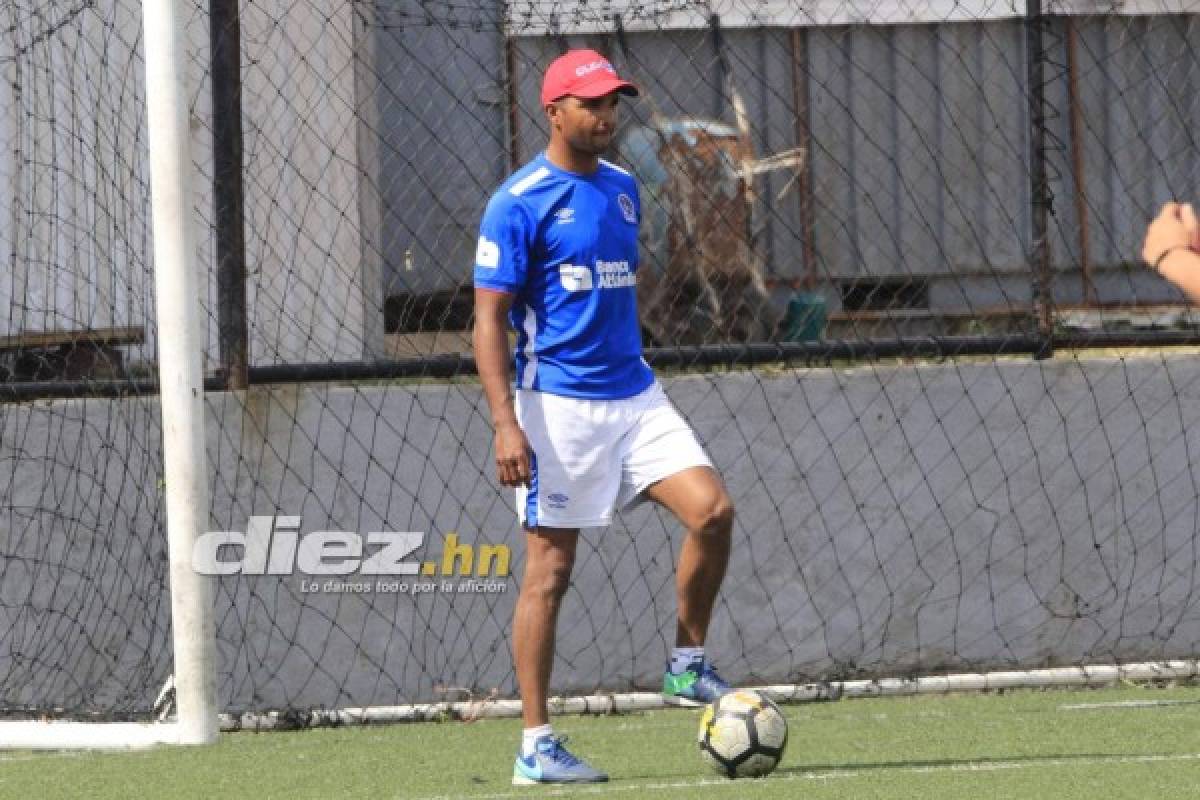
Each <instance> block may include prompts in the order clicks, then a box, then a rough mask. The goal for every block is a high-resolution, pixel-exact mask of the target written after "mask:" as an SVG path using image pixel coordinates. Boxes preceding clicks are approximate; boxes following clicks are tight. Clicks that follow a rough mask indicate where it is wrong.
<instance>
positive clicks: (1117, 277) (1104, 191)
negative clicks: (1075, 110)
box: [1047, 15, 1200, 302]
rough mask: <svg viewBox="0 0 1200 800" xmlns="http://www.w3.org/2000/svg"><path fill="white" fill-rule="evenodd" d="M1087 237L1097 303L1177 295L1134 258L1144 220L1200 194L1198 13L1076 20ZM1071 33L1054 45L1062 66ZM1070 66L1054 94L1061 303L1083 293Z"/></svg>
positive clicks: (1055, 257)
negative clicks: (1171, 202) (1068, 77)
mask: <svg viewBox="0 0 1200 800" xmlns="http://www.w3.org/2000/svg"><path fill="white" fill-rule="evenodd" d="M1074 24H1075V26H1076V31H1077V40H1078V46H1077V48H1076V52H1077V54H1078V66H1077V74H1078V86H1079V104H1080V108H1079V112H1080V113H1079V119H1080V120H1081V122H1082V125H1081V130H1080V131H1079V136H1078V139H1079V143H1080V146H1081V148H1082V161H1083V165H1084V188H1085V200H1086V212H1087V216H1088V220H1087V241H1088V246H1089V254H1090V257H1091V261H1092V267H1093V269H1094V270H1095V272H1096V284H1097V299H1099V300H1100V301H1101V302H1120V301H1126V302H1128V301H1130V300H1134V299H1136V300H1138V301H1142V302H1155V301H1162V300H1169V299H1177V298H1178V295H1176V294H1175V293H1174V290H1172V289H1171V288H1170V287H1169V285H1168V284H1166V282H1164V281H1160V280H1158V279H1157V278H1155V277H1154V276H1152V275H1150V274H1149V273H1147V272H1146V271H1145V270H1144V269H1142V268H1141V266H1140V265H1139V264H1138V263H1137V260H1138V258H1139V253H1140V248H1141V242H1142V237H1143V235H1144V233H1145V226H1146V222H1147V221H1148V220H1149V219H1150V218H1151V217H1152V216H1153V215H1154V214H1155V213H1156V212H1157V209H1158V207H1159V206H1160V205H1161V204H1162V203H1163V202H1165V201H1167V200H1170V199H1181V200H1187V199H1190V200H1196V199H1200V57H1197V53H1196V48H1195V42H1196V41H1197V40H1198V39H1200V19H1198V18H1197V17H1196V16H1194V15H1193V16H1158V17H1143V18H1137V19H1129V18H1122V17H1083V18H1077V19H1075V20H1074ZM1066 47H1067V45H1066V40H1065V36H1064V37H1063V38H1062V39H1061V40H1060V41H1058V42H1057V43H1056V52H1053V51H1052V52H1051V58H1052V59H1053V61H1054V63H1057V64H1064V65H1065V64H1066V63H1067V57H1066ZM1065 69H1066V68H1065V67H1063V68H1062V70H1061V72H1062V73H1063V74H1062V75H1061V76H1060V77H1061V80H1059V81H1057V82H1056V83H1055V85H1054V87H1053V91H1052V92H1051V93H1050V94H1049V95H1048V98H1047V104H1048V105H1049V106H1050V107H1051V111H1052V113H1051V115H1050V120H1049V121H1050V125H1051V131H1052V134H1053V135H1052V137H1051V138H1050V144H1051V145H1052V149H1051V152H1050V163H1051V164H1052V167H1053V168H1052V174H1053V175H1057V176H1059V180H1058V181H1057V182H1056V183H1055V184H1054V186H1053V188H1054V192H1055V198H1056V201H1055V206H1054V208H1055V215H1054V222H1053V223H1052V225H1053V227H1052V230H1053V232H1054V238H1053V240H1052V241H1053V245H1054V248H1053V260H1054V263H1055V266H1056V268H1057V269H1058V270H1059V271H1060V272H1062V273H1064V277H1063V279H1062V280H1061V281H1060V288H1059V293H1058V299H1059V302H1079V301H1080V300H1081V299H1082V290H1081V276H1080V275H1079V272H1078V271H1079V265H1080V257H1081V256H1080V243H1079V231H1080V218H1079V216H1080V215H1079V214H1078V213H1077V209H1076V202H1075V193H1076V191H1077V186H1076V182H1075V178H1074V171H1073V168H1072V162H1071V152H1070V147H1071V141H1072V139H1071V130H1070V115H1069V114H1068V110H1069V106H1068V95H1067V89H1066V76H1065Z"/></svg>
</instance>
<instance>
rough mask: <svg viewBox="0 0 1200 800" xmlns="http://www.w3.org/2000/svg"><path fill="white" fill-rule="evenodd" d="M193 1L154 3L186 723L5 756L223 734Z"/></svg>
mask: <svg viewBox="0 0 1200 800" xmlns="http://www.w3.org/2000/svg"><path fill="white" fill-rule="evenodd" d="M183 9H184V5H183V3H182V2H181V0H153V2H144V3H142V13H143V24H144V30H145V37H144V45H145V60H146V105H147V111H148V122H149V139H148V143H149V154H150V170H151V196H152V216H153V227H152V230H153V240H154V274H155V294H156V298H157V324H158V376H159V387H160V394H159V401H160V407H161V414H162V434H163V466H164V475H163V478H164V481H165V485H166V511H167V539H168V552H169V568H168V569H169V581H170V583H169V589H170V596H171V628H172V645H173V653H174V673H173V683H174V692H175V703H174V705H175V709H176V712H177V713H176V714H175V716H174V718H173V719H169V720H167V721H163V722H160V723H130V722H77V721H37V720H20V721H5V722H0V748H3V749H47V748H48V749H67V748H129V747H145V746H151V745H155V744H210V743H212V742H215V741H216V739H217V734H218V732H219V724H218V716H217V699H216V698H217V689H216V683H217V681H216V656H215V654H216V632H215V622H214V619H213V613H214V612H213V586H212V580H213V579H212V578H211V577H209V576H205V575H201V574H199V573H197V572H196V571H195V570H194V569H192V563H191V558H192V544H193V542H194V541H195V539H196V537H197V536H198V535H199V534H200V533H201V532H202V531H203V530H205V529H206V528H207V520H208V509H209V492H208V477H207V469H208V465H207V460H206V454H205V447H204V384H203V371H202V364H201V358H202V354H203V340H202V338H201V334H200V324H199V323H200V292H199V281H198V280H197V271H196V269H197V260H196V246H195V245H196V236H195V232H194V224H195V223H194V220H193V219H192V217H193V213H192V204H191V198H192V197H193V191H192V180H191V175H192V158H191V154H190V146H189V133H188V92H187V87H186V79H185V76H186V68H187V65H186V59H185V57H184V56H185V51H184V46H183V41H184V15H183Z"/></svg>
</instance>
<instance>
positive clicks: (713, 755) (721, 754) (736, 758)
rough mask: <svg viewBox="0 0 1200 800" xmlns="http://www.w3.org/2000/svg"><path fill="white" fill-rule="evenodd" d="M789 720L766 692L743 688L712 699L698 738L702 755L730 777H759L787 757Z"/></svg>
mask: <svg viewBox="0 0 1200 800" xmlns="http://www.w3.org/2000/svg"><path fill="white" fill-rule="evenodd" d="M787 734H788V730H787V720H786V719H784V717H783V712H782V711H780V710H779V706H777V705H775V704H774V703H773V702H771V699H770V698H769V697H767V696H766V695H765V694H763V693H762V692H756V691H752V690H746V689H741V690H738V691H734V692H730V693H729V694H726V695H722V696H721V697H719V698H717V699H716V700H714V701H713V702H711V703H709V704H708V706H706V707H705V709H704V714H703V716H701V717H700V732H699V734H698V735H697V737H696V739H697V741H698V742H699V744H700V755H702V756H703V757H704V760H705V761H707V762H708V763H709V765H710V766H711V767H712V768H713V769H715V770H716V771H717V772H719V773H721V774H722V775H724V776H725V777H727V778H759V777H762V776H763V775H766V774H767V773H769V772H770V771H771V770H773V769H775V766H776V765H777V764H778V763H779V760H780V759H781V758H783V748H784V747H786V746H787Z"/></svg>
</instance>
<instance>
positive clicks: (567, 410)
mask: <svg viewBox="0 0 1200 800" xmlns="http://www.w3.org/2000/svg"><path fill="white" fill-rule="evenodd" d="M515 406H516V412H517V421H518V423H519V424H520V426H521V429H522V430H524V431H525V436H526V438H527V439H529V446H530V448H531V449H532V450H533V459H532V460H533V464H532V468H533V469H532V473H533V474H532V480H530V482H529V486H528V488H526V487H524V486H522V487H518V488H517V516H518V517H519V518H520V520H521V524H522V525H524V526H525V527H526V528H536V527H548V528H595V527H601V526H605V525H608V524H609V523H611V522H612V514H613V507H614V506H616V507H617V508H626V507H629V506H633V505H637V503H638V502H640V501H641V500H642V499H643V497H642V492H643V491H645V489H646V487H648V486H650V485H651V484H653V483H657V482H658V481H660V480H662V479H663V478H667V477H670V476H671V475H674V474H676V473H677V472H681V471H682V470H685V469H687V468H688V467H697V466H705V467H711V466H712V462H711V461H709V459H708V455H707V454H705V452H704V448H703V447H701V446H700V442H699V441H697V440H696V435H695V433H693V432H692V429H691V427H690V426H689V425H688V424H687V422H686V421H685V420H684V419H683V417H682V416H680V414H679V412H678V411H676V410H675V407H674V406H672V405H671V401H670V400H668V399H667V395H666V392H664V391H663V389H662V386H660V385H659V384H658V383H657V382H655V383H654V384H652V385H651V386H650V388H648V389H646V390H645V391H643V392H642V393H641V394H637V395H634V396H633V397H628V398H623V399H621V400H585V399H582V398H578V397H563V396H562V395H555V394H547V393H546V392H536V391H533V390H531V389H518V390H517V397H516V404H515Z"/></svg>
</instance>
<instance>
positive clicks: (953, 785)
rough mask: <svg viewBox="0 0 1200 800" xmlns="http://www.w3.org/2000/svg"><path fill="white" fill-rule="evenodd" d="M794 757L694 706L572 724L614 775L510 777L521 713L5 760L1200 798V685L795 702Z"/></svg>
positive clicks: (311, 784) (267, 772)
mask: <svg viewBox="0 0 1200 800" xmlns="http://www.w3.org/2000/svg"><path fill="white" fill-rule="evenodd" d="M784 710H785V712H786V714H787V716H788V722H789V724H790V740H789V743H788V751H787V754H786V755H785V757H784V761H783V763H782V764H781V765H780V767H779V769H777V770H776V771H775V772H774V773H773V774H772V775H771V776H769V777H767V778H765V779H760V780H751V781H747V780H743V781H728V780H725V779H724V778H721V777H718V776H716V775H715V774H712V773H709V772H708V771H707V768H706V767H705V766H704V765H703V764H702V762H701V760H700V756H699V754H698V753H697V752H696V750H695V745H694V742H693V737H694V735H695V726H696V724H697V721H698V718H699V715H698V712H696V711H685V710H676V709H672V710H667V711H654V712H647V713H638V714H627V715H620V716H606V717H559V718H556V719H555V720H554V723H555V726H556V728H557V729H558V730H559V731H560V732H562V733H566V734H568V735H569V736H570V737H571V745H572V746H573V747H575V749H576V750H577V752H579V753H581V754H584V755H586V757H587V758H588V759H589V760H591V761H592V762H593V763H594V764H596V765H597V766H599V767H601V768H604V769H607V770H608V771H609V772H610V773H611V775H612V781H611V782H610V783H607V784H597V785H593V786H590V787H582V788H579V789H566V788H560V787H532V788H525V789H518V788H515V787H513V786H511V785H510V783H509V779H510V775H511V769H512V756H513V751H514V748H515V743H516V739H517V733H518V730H519V722H517V721H516V720H482V721H478V722H473V723H461V722H446V723H425V724H416V725H397V726H381V727H360V728H344V729H327V730H310V731H300V732H291V733H257V734H256V733H236V734H226V735H223V736H222V737H221V740H220V742H219V743H218V744H217V745H216V746H214V747H209V748H186V749H180V748H163V749H156V750H150V751H141V752H125V753H83V754H81V753H7V754H4V755H2V756H0V759H2V760H3V764H2V765H0V797H3V798H38V800H41V799H42V798H57V797H72V798H74V797H86V798H153V799H155V800H157V799H159V798H161V799H163V800H167V799H169V798H222V800H233V799H234V798H371V800H384V798H505V797H528V796H532V795H541V796H546V797H562V796H567V797H575V796H579V797H606V796H611V797H631V798H643V797H652V798H695V797H697V796H705V797H708V796H711V797H729V798H735V797H737V798H740V797H750V798H777V797H778V798H784V797H787V798H920V800H938V799H939V798H964V797H988V798H992V797H995V798H1055V800H1067V798H1087V800H1095V798H1100V797H1103V798H1139V800H1140V799H1142V798H1150V797H1154V798H1162V797H1194V796H1196V794H1197V793H1198V792H1200V724H1197V715H1198V714H1200V689H1197V688H1190V687H1189V688H1152V687H1136V686H1131V687H1123V688H1114V689H1102V690H1054V691H1027V690H1023V691H1009V692H1005V693H1002V694H960V695H952V696H926V697H906V698H871V699H863V698H859V699H846V700H842V701H840V702H836V703H821V704H809V705H797V706H787V707H785V708H784Z"/></svg>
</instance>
